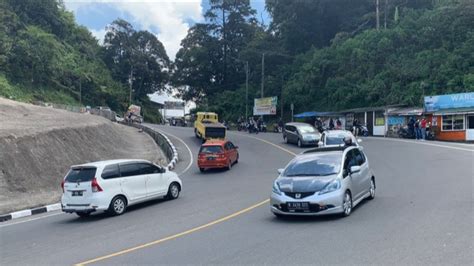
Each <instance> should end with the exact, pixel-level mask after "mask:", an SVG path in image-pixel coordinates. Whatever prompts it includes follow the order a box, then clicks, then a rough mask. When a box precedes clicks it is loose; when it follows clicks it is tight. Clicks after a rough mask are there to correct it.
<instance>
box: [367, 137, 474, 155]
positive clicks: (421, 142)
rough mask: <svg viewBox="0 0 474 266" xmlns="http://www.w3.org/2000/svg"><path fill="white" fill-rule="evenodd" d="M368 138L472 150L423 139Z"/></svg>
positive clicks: (473, 150)
mask: <svg viewBox="0 0 474 266" xmlns="http://www.w3.org/2000/svg"><path fill="white" fill-rule="evenodd" d="M370 139H371V140H372V139H375V140H388V141H397V142H405V143H410V144H421V145H427V146H434V147H441V148H446V149H453V150H460V151H470V152H474V149H472V150H471V149H465V148H461V147H453V146H446V145H440V144H435V143H427V142H425V141H410V140H403V139H392V138H370Z"/></svg>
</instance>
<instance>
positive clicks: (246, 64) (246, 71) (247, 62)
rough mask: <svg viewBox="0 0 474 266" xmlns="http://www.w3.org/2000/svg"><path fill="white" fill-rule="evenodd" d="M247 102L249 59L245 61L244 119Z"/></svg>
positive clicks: (246, 112) (246, 111)
mask: <svg viewBox="0 0 474 266" xmlns="http://www.w3.org/2000/svg"><path fill="white" fill-rule="evenodd" d="M248 104H249V61H245V119H247V118H248V109H249V108H248Z"/></svg>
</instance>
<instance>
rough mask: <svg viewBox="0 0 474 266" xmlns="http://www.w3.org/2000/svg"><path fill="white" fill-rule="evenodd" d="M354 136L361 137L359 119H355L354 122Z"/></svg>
mask: <svg viewBox="0 0 474 266" xmlns="http://www.w3.org/2000/svg"><path fill="white" fill-rule="evenodd" d="M352 130H353V132H352V134H353V135H354V136H355V137H357V135H359V120H357V118H354V121H353V122H352Z"/></svg>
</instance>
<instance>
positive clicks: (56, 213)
mask: <svg viewBox="0 0 474 266" xmlns="http://www.w3.org/2000/svg"><path fill="white" fill-rule="evenodd" d="M60 214H64V213H62V212H55V213H51V214H49V215H43V216H40V217H35V218H31V219H26V220H22V221H18V222H14V223H9V224H2V225H0V228H2V227H7V226H11V225H17V224H22V223H26V222H31V221H36V220H40V219H44V218H48V217H51V216H56V215H60ZM32 217H34V216H32Z"/></svg>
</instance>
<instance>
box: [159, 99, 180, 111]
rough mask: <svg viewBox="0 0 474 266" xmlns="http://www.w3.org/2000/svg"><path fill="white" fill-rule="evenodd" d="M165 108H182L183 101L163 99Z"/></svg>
mask: <svg viewBox="0 0 474 266" xmlns="http://www.w3.org/2000/svg"><path fill="white" fill-rule="evenodd" d="M164 107H165V109H175V110H184V102H181V101H165V102H164Z"/></svg>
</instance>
